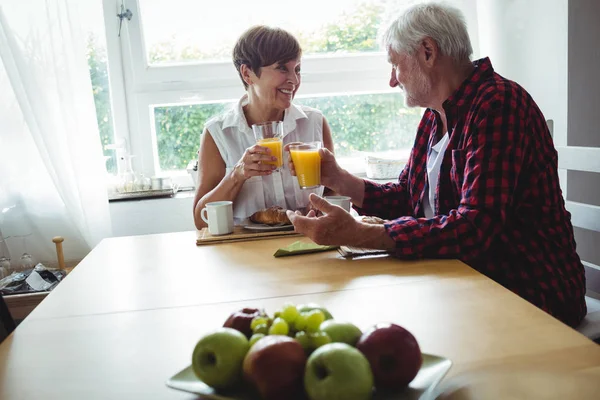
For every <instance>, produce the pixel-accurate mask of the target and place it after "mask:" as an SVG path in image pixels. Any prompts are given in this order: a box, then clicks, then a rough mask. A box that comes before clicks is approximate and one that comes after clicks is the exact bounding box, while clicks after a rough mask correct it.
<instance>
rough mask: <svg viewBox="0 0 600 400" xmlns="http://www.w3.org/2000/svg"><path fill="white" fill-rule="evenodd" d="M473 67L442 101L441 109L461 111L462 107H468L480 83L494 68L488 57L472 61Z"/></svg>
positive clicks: (487, 77)
mask: <svg viewBox="0 0 600 400" xmlns="http://www.w3.org/2000/svg"><path fill="white" fill-rule="evenodd" d="M473 67H475V69H474V70H473V72H472V73H471V75H469V77H468V78H467V79H465V81H464V82H463V83H462V84H461V85H460V86H459V87H458V89H456V90H455V91H454V93H452V94H451V95H450V97H448V99H446V101H444V104H443V107H444V109H446V110H447V109H448V108H458V109H461V108H463V107H464V106H468V105H469V104H470V102H471V100H472V99H473V97H475V94H476V93H477V89H478V88H479V87H480V85H481V83H482V82H483V81H485V80H487V79H489V77H490V76H492V74H493V73H494V68H493V67H492V62H491V61H490V59H489V57H485V58H482V59H479V60H475V61H473Z"/></svg>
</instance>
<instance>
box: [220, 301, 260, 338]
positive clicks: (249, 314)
mask: <svg viewBox="0 0 600 400" xmlns="http://www.w3.org/2000/svg"><path fill="white" fill-rule="evenodd" d="M259 315H265V313H264V311H262V310H259V309H258V308H243V309H241V310H238V311H235V312H234V313H232V314H231V315H230V316H229V318H227V320H226V321H225V323H224V324H223V327H224V328H233V329H235V330H238V331H240V332H242V333H243V334H244V335H246V337H247V338H249V337H250V336H252V329H250V323H251V322H252V319H253V318H254V317H256V316H259Z"/></svg>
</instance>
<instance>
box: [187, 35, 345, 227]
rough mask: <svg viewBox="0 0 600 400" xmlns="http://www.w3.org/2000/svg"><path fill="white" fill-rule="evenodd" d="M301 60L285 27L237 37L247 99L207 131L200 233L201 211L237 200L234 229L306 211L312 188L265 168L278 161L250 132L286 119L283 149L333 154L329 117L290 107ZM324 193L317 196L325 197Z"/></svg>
mask: <svg viewBox="0 0 600 400" xmlns="http://www.w3.org/2000/svg"><path fill="white" fill-rule="evenodd" d="M301 55H302V49H301V48H300V44H299V43H298V41H297V40H296V38H295V37H294V36H292V35H291V34H290V33H288V32H286V31H285V30H283V29H279V28H270V27H267V26H255V27H253V28H250V29H249V30H247V31H246V32H245V33H243V34H242V36H241V37H240V38H239V39H238V41H237V43H236V45H235V48H234V50H233V63H234V65H235V68H236V70H237V71H238V74H239V75H240V79H241V80H242V83H243V85H244V88H245V89H246V94H245V95H244V96H243V97H242V98H241V99H240V101H239V102H238V103H237V104H236V105H235V106H234V107H233V108H232V109H230V110H228V111H226V112H225V113H223V114H220V115H218V116H215V117H213V118H211V119H210V120H209V121H208V122H207V123H206V125H205V128H204V133H203V135H202V137H201V143H200V151H199V153H198V155H199V164H198V188H197V190H196V197H195V199H194V222H195V224H196V227H197V228H198V229H201V228H203V227H205V226H206V223H205V222H204V221H203V220H202V219H201V218H200V211H201V210H202V208H204V206H205V205H206V203H209V202H213V201H221V200H231V201H233V214H234V219H235V220H236V223H239V222H241V221H243V220H244V219H245V218H247V217H249V216H250V215H252V214H253V213H254V212H256V211H258V210H261V209H264V208H268V207H271V206H280V207H282V208H284V209H289V210H297V209H302V208H305V207H307V206H308V194H309V193H310V190H302V189H300V187H299V186H298V182H297V179H296V177H295V176H292V175H291V174H290V171H289V170H287V169H286V168H280V169H278V170H276V168H275V166H273V165H271V164H267V163H268V162H272V161H274V157H273V155H272V154H271V153H270V150H269V149H267V148H266V147H263V146H259V145H257V144H256V141H255V138H254V134H253V133H252V128H251V127H252V125H253V124H259V123H264V122H269V121H282V122H283V130H284V132H283V144H284V145H285V144H287V143H291V142H315V141H319V142H322V144H323V146H324V147H326V148H327V149H329V150H330V151H332V152H333V141H332V139H331V132H330V129H329V125H328V124H327V121H326V119H325V117H324V116H323V114H322V113H321V112H320V111H319V110H316V109H314V108H310V107H306V106H301V105H297V104H294V103H293V102H292V100H293V99H294V96H295V94H296V92H297V91H298V88H299V87H300V83H301V76H300V63H301V60H300V58H301ZM284 157H287V155H284ZM286 164H287V163H286V162H284V165H286ZM322 190H323V189H322V188H320V189H317V190H316V191H317V192H318V194H322ZM314 191H315V190H313V192H314Z"/></svg>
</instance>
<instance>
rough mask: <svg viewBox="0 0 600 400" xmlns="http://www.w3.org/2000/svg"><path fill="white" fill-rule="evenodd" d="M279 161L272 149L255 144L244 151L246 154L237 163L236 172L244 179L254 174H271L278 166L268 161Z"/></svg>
mask: <svg viewBox="0 0 600 400" xmlns="http://www.w3.org/2000/svg"><path fill="white" fill-rule="evenodd" d="M273 161H277V157H274V156H272V155H271V150H270V149H269V148H267V147H262V146H259V145H257V144H255V145H254V146H252V147H249V148H247V149H246V151H245V152H244V155H243V156H242V158H241V159H240V161H238V163H237V164H236V165H235V168H234V170H235V173H236V174H237V175H238V176H239V177H241V178H242V179H243V180H247V179H249V178H252V177H253V176H265V175H271V174H272V173H273V170H274V169H276V168H277V167H276V166H275V165H273V164H266V163H267V162H273Z"/></svg>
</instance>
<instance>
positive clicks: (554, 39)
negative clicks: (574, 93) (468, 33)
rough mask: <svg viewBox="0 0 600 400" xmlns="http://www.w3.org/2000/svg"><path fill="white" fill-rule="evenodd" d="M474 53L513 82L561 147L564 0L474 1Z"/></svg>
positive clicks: (565, 33) (564, 96) (564, 115)
mask: <svg viewBox="0 0 600 400" xmlns="http://www.w3.org/2000/svg"><path fill="white" fill-rule="evenodd" d="M477 15H478V19H479V23H478V28H479V52H480V55H481V56H482V57H484V56H489V57H490V60H491V61H492V65H493V66H494V69H495V71H496V72H497V73H499V74H500V75H502V76H504V77H505V78H508V79H510V80H513V81H515V82H517V83H519V84H520V85H521V86H523V87H524V88H525V89H526V90H527V91H528V92H529V93H530V94H531V96H532V97H533V99H534V100H535V102H536V103H537V104H538V106H539V107H540V109H541V110H542V112H543V113H544V116H545V117H546V119H552V120H554V141H555V144H556V145H557V146H566V144H567V142H566V132H567V50H568V49H567V36H568V29H567V28H568V1H567V0H478V1H477Z"/></svg>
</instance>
